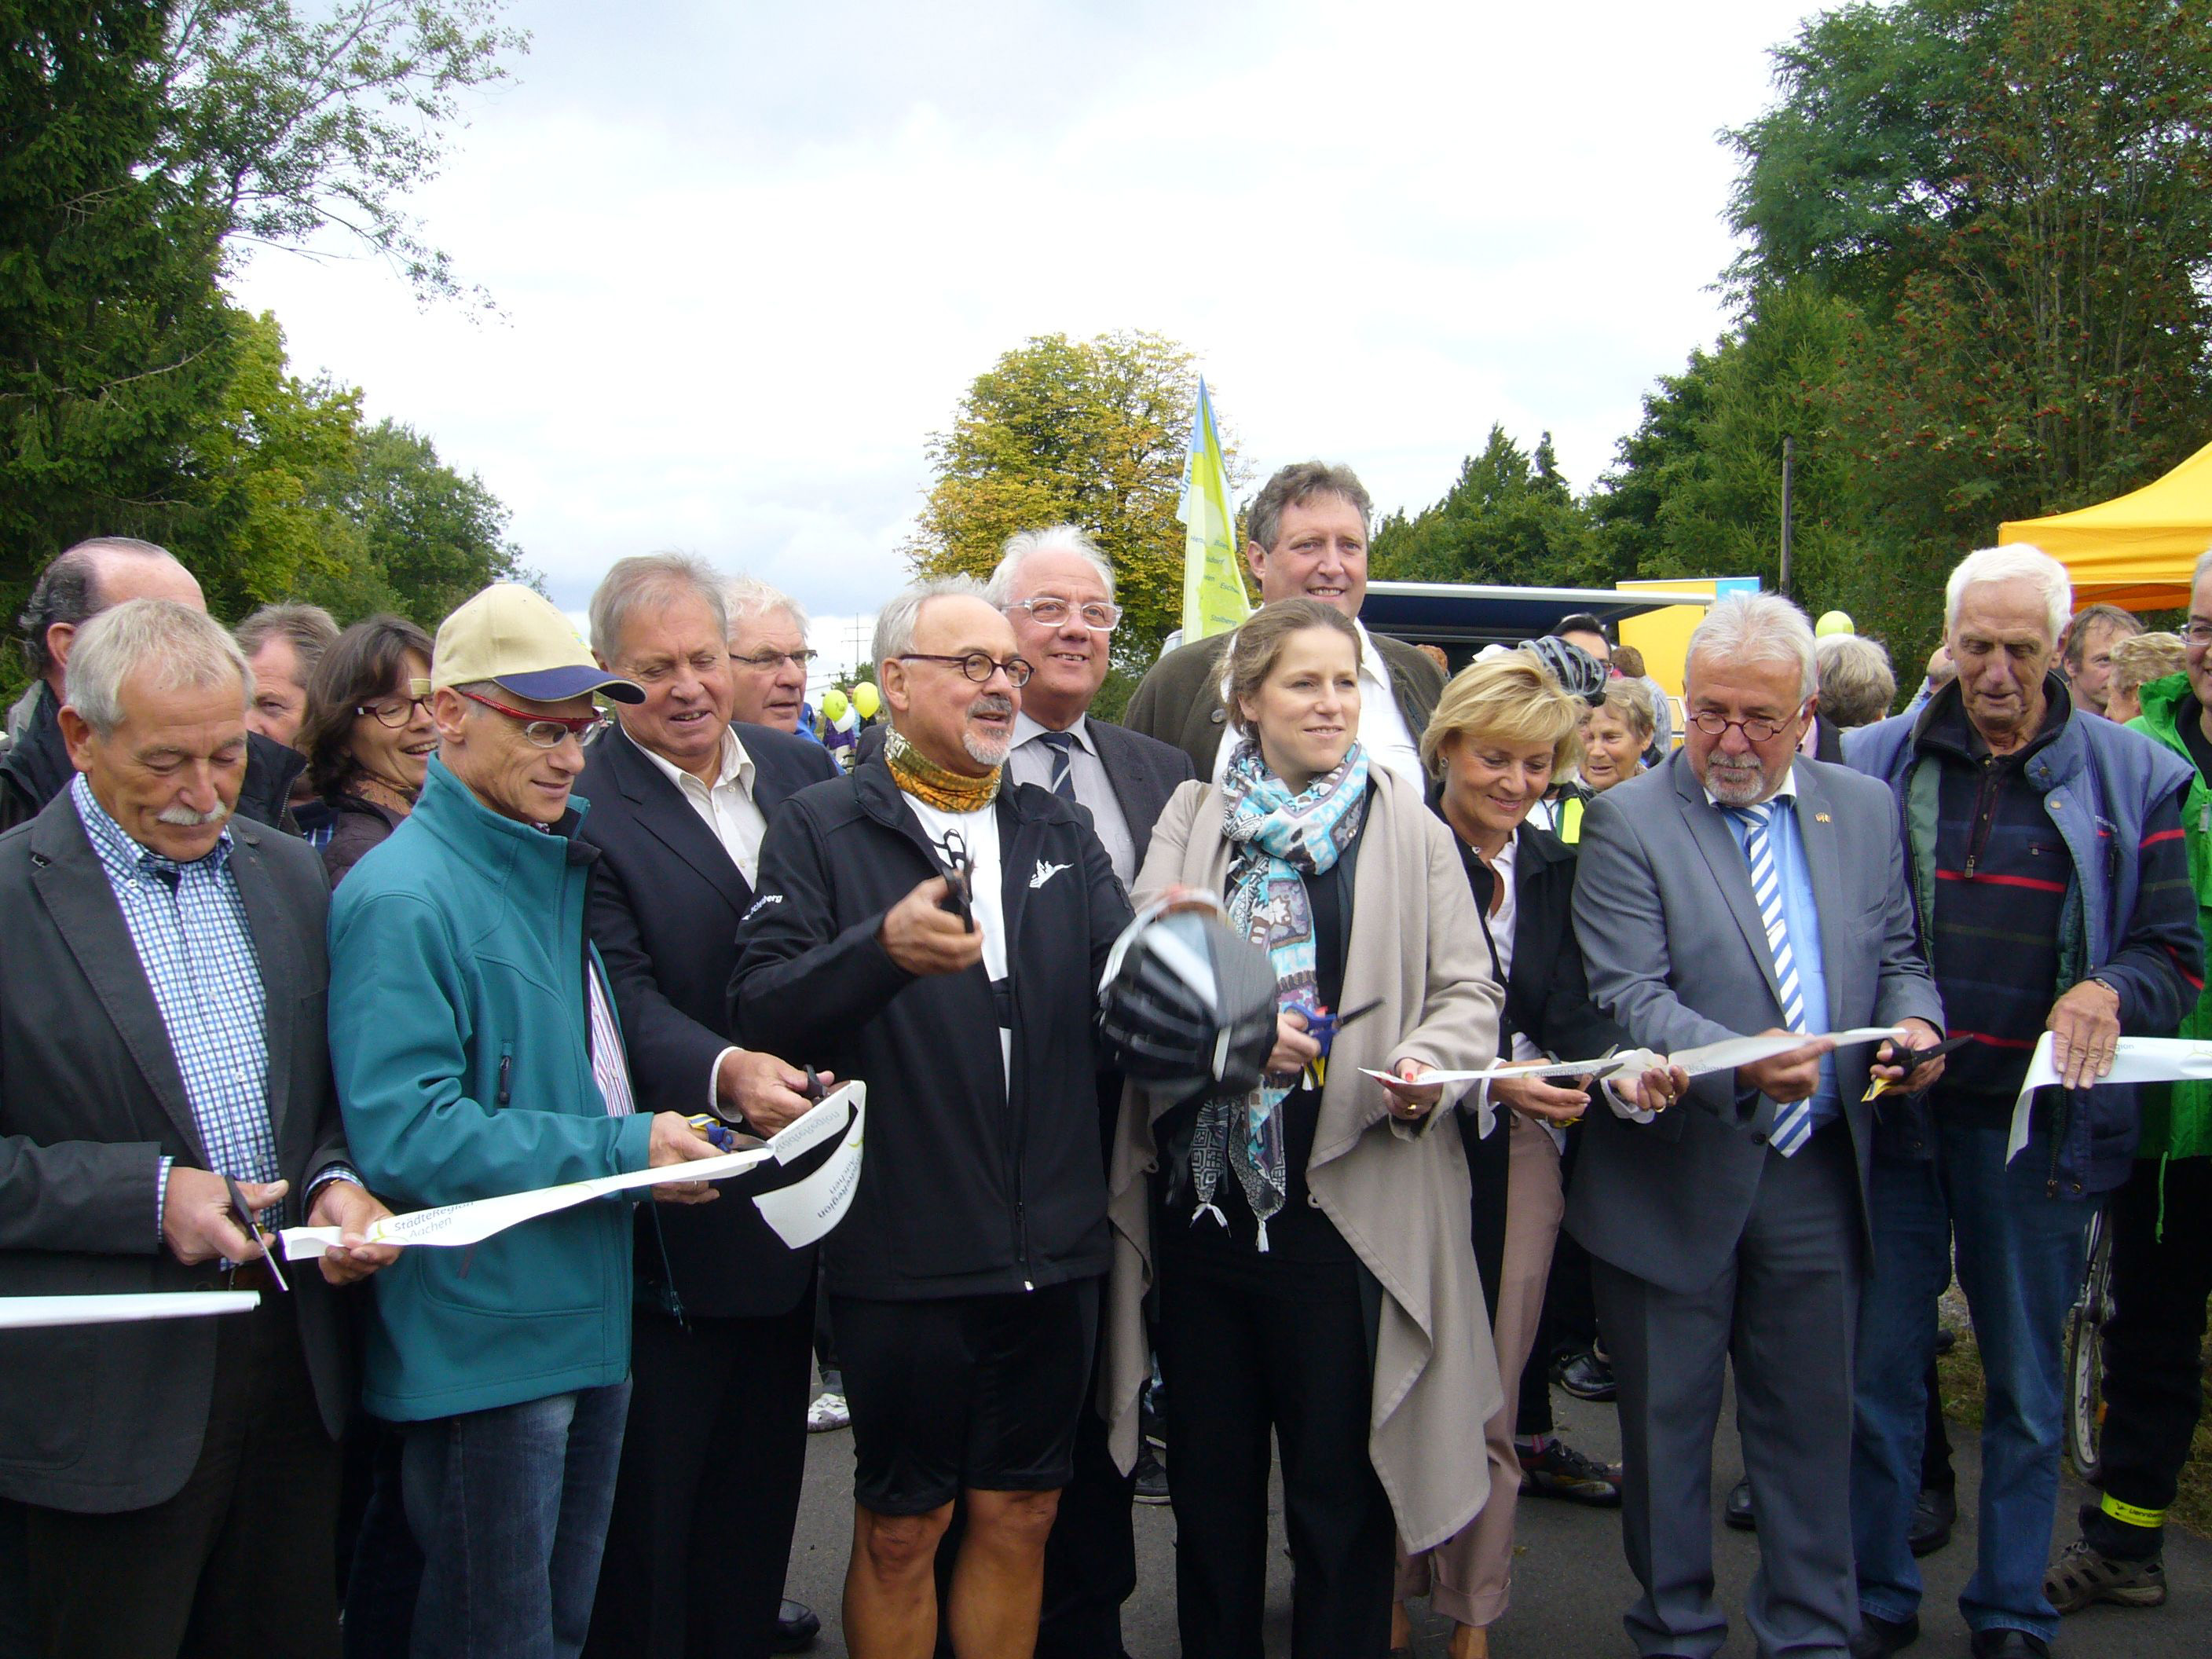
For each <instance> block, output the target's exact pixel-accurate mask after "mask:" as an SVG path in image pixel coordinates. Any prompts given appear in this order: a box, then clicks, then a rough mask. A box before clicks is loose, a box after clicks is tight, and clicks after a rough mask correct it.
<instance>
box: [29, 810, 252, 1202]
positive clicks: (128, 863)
mask: <svg viewBox="0 0 2212 1659" xmlns="http://www.w3.org/2000/svg"><path fill="white" fill-rule="evenodd" d="M70 799H72V800H73V801H74V802H75V803H76V811H77V816H78V817H80V818H82V820H83V822H84V829H85V834H86V835H87V836H89V837H90V838H91V841H92V848H93V851H94V853H95V854H98V855H99V858H100V868H101V869H102V870H104V871H105V872H106V874H107V884H108V885H109V886H110V887H111V888H112V889H113V890H114V891H115V901H116V902H117V903H118V905H120V906H121V907H122V910H123V921H124V925H125V927H128V928H129V929H130V930H131V944H132V945H134V946H136V947H137V951H138V962H139V965H140V966H141V967H142V968H143V969H145V973H146V984H147V987H148V988H149V989H150V990H151V991H152V992H153V994H154V1003H155V1006H156V1007H157V1008H159V1009H160V1010H161V1024H163V1025H164V1026H165V1027H166V1028H167V1031H168V1034H169V1047H170V1048H171V1050H172V1051H173V1053H174V1054H175V1055H176V1057H177V1069H178V1071H179V1072H180V1073H183V1075H184V1083H185V1099H186V1100H188V1101H189V1102H191V1109H192V1121H193V1122H194V1123H195V1124H197V1126H198V1128H199V1132H200V1144H201V1146H203V1147H204V1149H205V1150H206V1152H207V1158H208V1165H209V1167H210V1169H212V1170H216V1172H217V1173H219V1174H222V1175H228V1176H235V1177H237V1179H239V1180H240V1181H257V1182H258V1181H274V1180H276V1178H277V1173H278V1171H277V1164H276V1136H275V1133H273V1132H272V1130H271V1129H270V1124H269V1045H268V1037H267V1031H266V1028H265V1025H264V1006H265V1004H264V997H263V992H262V985H261V963H260V959H259V957H258V955H257V954H256V953H255V951H254V948H253V935H252V933H251V932H250V931H249V930H248V928H247V927H246V902H245V900H244V899H243V898H242V897H240V895H239V891H238V878H236V877H235V876H234V874H232V872H231V868H230V850H231V840H230V831H229V830H228V829H226V830H224V831H223V833H222V839H221V840H220V841H218V842H216V847H215V850H214V851H213V852H211V853H210V854H208V855H207V856H206V857H205V858H202V859H195V860H192V861H191V863H189V864H180V863H179V862H178V861H177V860H174V859H168V858H164V857H162V856H161V854H158V853H155V852H153V851H151V850H150V849H149V848H145V847H143V846H141V845H140V844H139V843H138V842H135V841H133V840H132V839H131V837H130V836H128V835H127V834H125V831H124V829H123V826H122V825H121V824H119V823H116V821H115V820H114V819H113V818H112V817H109V816H108V814H107V811H106V809H105V808H104V807H102V806H101V805H100V803H99V801H97V800H96V799H94V797H93V793H92V790H91V787H89V786H88V784H87V783H86V782H85V780H84V775H83V774H82V773H79V774H78V775H77V777H76V781H74V782H72V783H71V784H70ZM172 1161H173V1160H171V1159H169V1158H163V1159H162V1160H161V1174H160V1176H159V1178H158V1182H157V1184H156V1187H155V1211H154V1224H155V1237H157V1238H158V1237H160V1231H161V1202H162V1200H163V1198H164V1197H165V1196H166V1195H167V1189H168V1179H169V1165H170V1164H171V1162H172ZM259 1219H260V1220H261V1221H262V1223H263V1225H275V1222H276V1211H275V1210H274V1209H273V1208H272V1209H271V1210H269V1211H265V1212H263V1214H262V1216H261V1217H260V1218H259Z"/></svg>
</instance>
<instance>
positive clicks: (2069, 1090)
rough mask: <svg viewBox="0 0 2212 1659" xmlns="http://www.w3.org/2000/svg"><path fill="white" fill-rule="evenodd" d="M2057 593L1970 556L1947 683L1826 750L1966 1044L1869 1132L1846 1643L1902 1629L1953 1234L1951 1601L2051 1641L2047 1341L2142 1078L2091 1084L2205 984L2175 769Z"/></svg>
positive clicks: (2040, 579)
mask: <svg viewBox="0 0 2212 1659" xmlns="http://www.w3.org/2000/svg"><path fill="white" fill-rule="evenodd" d="M2072 599H2073V593H2072V588H2071V586H2070V584H2069V581H2068V580H2067V575H2066V570H2065V568H2064V567H2063V565H2061V564H2060V563H2059V562H2057V560H2055V559H2053V558H2051V557H2050V556H2048V555H2047V554H2045V553H2043V552H2041V551H2039V550H2037V549H2035V548H2033V547H2028V546H2025V545H2021V544H2015V545H2013V546H2010V547H1992V548H1985V549H1984V550H1981V551H1980V552H1978V553H1971V554H1969V555H1967V556H1966V558H1965V559H1964V560H1963V561H1961V562H1960V564H1959V566H1958V568H1956V569H1954V571H1952V573H1951V579H1950V582H1949V584H1948V587H1947V588H1946V590H1945V593H1944V620H1943V635H1944V643H1945V645H1946V646H1947V647H1949V650H1950V653H1951V659H1952V661H1953V662H1954V663H1955V664H1956V665H1957V667H1958V678H1957V680H1956V682H1955V683H1954V684H1953V685H1949V686H1946V687H1944V688H1943V689H1942V690H1939V691H1937V692H1936V694H1935V696H1933V697H1931V698H1929V702H1928V704H1927V706H1926V707H1925V708H1923V709H1921V710H1920V711H1919V712H1918V713H1917V714H1899V715H1898V716H1896V717H1895V718H1894V719H1892V720H1884V721H1882V722H1881V723H1880V724H1879V725H1875V726H1866V727H1864V728H1863V729H1862V730H1860V731H1857V732H1851V733H1849V734H1848V735H1846V737H1845V738H1844V757H1845V758H1846V759H1847V760H1848V761H1849V762H1850V764H1851V765H1853V766H1855V767H1857V768H1858V769H1860V770H1861V771H1863V772H1865V773H1868V774H1869V775H1871V776H1874V777H1876V778H1879V779H1881V781H1883V782H1885V783H1887V785H1888V786H1889V787H1890V788H1891V790H1892V791H1893V793H1894V795H1895V798H1896V802H1897V806H1898V809H1899V814H1900V818H1901V823H1902V825H1903V836H1902V846H1903V850H1904V854H1905V872H1906V875H1907V878H1908V879H1909V881H1910V883H1911V892H1912V897H1913V899H1914V901H1915V905H1914V912H1913V914H1914V915H1915V918H1916V920H1917V924H1918V933H1919V943H1920V945H1921V948H1922V951H1923V955H1924V956H1925V957H1926V959H1927V960H1928V962H1929V965H1930V966H1931V967H1932V968H1933V969H1934V970H1935V974H1936V985H1937V987H1938V988H1939V989H1940V990H1941V991H1942V997H1943V1007H1944V1011H1945V1012H1946V1013H1947V1014H1948V1016H1949V1017H1950V1027H1951V1034H1952V1035H1953V1036H1955V1037H1959V1038H1962V1039H1964V1041H1963V1042H1962V1043H1961V1045H1960V1048H1958V1050H1957V1051H1956V1052H1955V1053H1954V1054H1952V1056H1951V1059H1950V1063H1949V1066H1948V1069H1947V1071H1946V1072H1945V1073H1944V1076H1943V1080H1942V1086H1941V1087H1940V1088H1938V1089H1937V1090H1936V1091H1934V1093H1933V1094H1932V1095H1931V1096H1929V1097H1926V1098H1924V1099H1915V1100H1908V1101H1905V1102H1901V1103H1899V1104H1897V1105H1896V1106H1894V1107H1893V1108H1892V1109H1889V1110H1887V1111H1886V1112H1885V1113H1884V1114H1883V1115H1882V1118H1881V1134H1880V1136H1879V1137H1878V1139H1877V1140H1876V1144H1875V1158H1874V1167H1873V1174H1872V1177H1871V1180H1870V1183H1869V1194H1870V1196H1871V1201H1872V1203H1873V1206H1874V1215H1875V1232H1876V1235H1877V1237H1880V1239H1881V1253H1880V1254H1879V1255H1877V1256H1876V1257H1875V1263H1874V1267H1873V1270H1872V1272H1871V1273H1869V1277H1868V1279H1867V1285H1866V1293H1865V1298H1864V1302H1863V1306H1862V1308H1861V1310H1860V1315H1859V1332H1858V1362H1857V1363H1858V1383H1857V1434H1856V1436H1855V1438H1854V1443H1853V1446H1852V1457H1851V1524H1852V1531H1853V1534H1854V1536H1855V1541H1856V1543H1857V1563H1858V1601H1859V1609H1860V1612H1861V1614H1862V1616H1863V1620H1864V1626H1863V1631H1862V1632H1861V1635H1860V1637H1859V1638H1858V1639H1857V1642H1856V1644H1854V1652H1856V1653H1859V1654H1863V1655H1887V1654H1890V1653H1893V1652H1895V1651H1897V1650H1898V1649H1899V1648H1901V1647H1903V1646H1904V1645H1905V1644H1907V1643H1908V1642H1910V1641H1911V1640H1912V1639H1913V1638H1915V1637H1916V1636H1917V1634H1918V1633H1919V1627H1920V1619H1919V1606H1920V1595H1921V1581H1920V1572H1919V1569H1918V1568H1917V1566H1916V1565H1914V1563H1913V1560H1912V1557H1911V1553H1910V1552H1909V1551H1908V1549H1907V1548H1906V1534H1907V1531H1908V1526H1909V1522H1910V1517H1911V1511H1912V1506H1913V1503H1914V1501H1915V1499H1916V1498H1917V1496H1918V1493H1919V1485H1920V1450H1921V1437H1922V1433H1923V1424H1924V1407H1925V1398H1924V1395H1923V1377H1924V1376H1925V1375H1926V1371H1927V1366H1928V1362H1929V1359H1930V1358H1931V1357H1932V1356H1933V1353H1934V1345H1935V1340H1936V1297H1938V1296H1939V1295H1941V1294H1942V1290H1943V1288H1944V1286H1945V1285H1947V1284H1948V1282H1949V1280H1950V1277H1951V1273H1952V1268H1953V1260H1954V1255H1953V1253H1954V1245H1955V1250H1956V1264H1957V1273H1958V1278H1959V1283H1960V1286H1961V1287H1962V1288H1963V1289H1964V1290H1965V1291H1966V1302H1967V1306H1968V1308H1969V1309H1970V1310H1971V1311H1972V1316H1973V1320H1974V1333H1975V1335H1976V1336H1977V1338H1978V1339H1979V1341H1980V1344H1981V1350H1982V1364H1983V1367H1984V1370H1985V1371H1986V1372H1987V1374H1988V1376H1989V1382H1990V1387H1989V1391H1988V1401H1987V1404H1986V1405H1985V1407H1984V1413H1983V1419H1982V1491H1981V1528H1980V1534H1979V1538H1978V1544H1979V1548H1980V1559H1979V1562H1978V1565H1977V1567H1976V1570H1975V1572H1974V1576H1973V1577H1972V1579H1970V1580H1969V1581H1968V1582H1967V1584H1966V1589H1965V1590H1964V1591H1963V1592H1961V1594H1960V1598H1959V1607H1960V1612H1961V1613H1963V1614H1964V1615H1965V1617H1966V1624H1967V1626H1968V1627H1969V1629H1971V1630H1972V1632H1973V1638H1972V1639H1973V1650H1974V1653H1975V1656H1976V1659H2042V1656H2044V1655H2045V1654H2047V1653H2048V1652H2049V1651H2050V1643H2051V1638H2052V1637H2053V1636H2054V1635H2055V1634H2056V1633H2057V1628H2058V1618H2057V1613H2056V1612H2055V1611H2054V1609H2053V1608H2052V1607H2051V1602H2050V1601H2049V1600H2048V1599H2047V1598H2046V1597H2045V1595H2044V1588H2043V1570H2044V1564H2045V1559H2046V1558H2047V1556H2048V1554H2049V1551H2050V1545H2051V1520H2052V1514H2053V1510H2054V1508H2055V1506H2056V1504H2057V1497H2058V1457H2059V1450H2060V1443H2061V1431H2060V1430H2061V1413H2062V1402H2063V1395H2064V1390H2063V1362H2062V1358H2061V1353H2060V1346H2059V1345H2060V1331H2061V1328H2062V1326H2063V1322H2064V1320H2065V1315H2066V1309H2067V1306H2068V1304H2069V1302H2071V1300H2072V1299H2073V1297H2074V1293H2075V1287H2076V1286H2077V1285H2079V1284H2080V1282H2081V1248H2082V1242H2081V1236H2082V1229H2083V1227H2084V1225H2086V1223H2087V1219H2088V1212H2089V1211H2090V1210H2091V1208H2092V1207H2093V1206H2095V1205H2097V1204H2100V1203H2101V1202H2102V1201H2103V1200H2104V1195H2105V1194H2106V1193H2108V1192H2110V1191H2112V1189H2113V1188H2117V1187H2118V1186H2119V1185H2121V1184H2122V1182H2124V1181H2125V1180H2126V1178H2127V1175H2128V1164H2129V1155H2130V1152H2132V1151H2133V1150H2134V1146H2135V1141H2136V1098H2135V1091H2133V1090H2132V1089H2130V1088H2125V1087H2114V1086H2106V1087H2102V1088H2095V1087H2090V1086H2087V1085H2092V1084H2093V1083H2094V1082H2095V1081H2096V1079H2098V1078H2100V1077H2101V1076H2102V1075H2103V1074H2104V1073H2106V1071H2108V1070H2109V1069H2110V1068H2111V1066H2112V1054H2113V1048H2114V1045H2115V1044H2116V1043H2117V1042H2118V1039H2119V1037H2120V1036H2121V1035H2122V1033H2124V1032H2133V1033H2148V1032H2166V1031H2171V1030H2172V1029H2173V1028H2174V1026H2175V1025H2176V1024H2178V1023H2179V1020H2180V1018H2181V1016H2182V1014H2183V1013H2184V1012H2185V1011H2186V1010H2187V1009H2188V1008H2189V1007H2190V1006H2191V1005H2192V1004H2193V1003H2194V1002H2195V1000H2196V998H2197V990H2198V989H2199V988H2200V987H2201V986H2202V984H2203V973H2204V967H2203V954H2204V950H2203V938H2202V936H2201V935H2200V934H2199V933H2198V931H2197V901H2196V897H2195V896H2194V895H2193V894H2192V893H2191V890H2190V885H2189V869H2188V860H2187V855H2186V853H2185V848H2184V846H2183V840H2182V829H2181V799H2182V796H2183V793H2185V790H2186V789H2187V787H2188V784H2189V780H2190V768H2189V764H2188V763H2187V762H2186V761H2185V760H2183V759H2182V758H2181V757H2179V756H2178V755H2175V754H2173V753H2172V751H2171V750H2167V749H2165V748H2164V747H2162V746H2160V745H2159V744H2153V743H2149V742H2146V741H2144V739H2143V738H2142V736H2141V734H2140V733H2136V732H2124V731H2123V730H2121V729H2120V728H2119V727H2118V726H2114V725H2112V724H2111V723H2110V722H2109V721H2106V720H2102V719H2100V718H2097V717H2095V716H2093V715H2092V714H2089V713H2088V711H2087V710H2086V709H2081V708H2076V707H2075V704H2074V702H2073V701H2072V699H2071V697H2070V696H2069V693H2068V690H2067V686H2066V682H2065V681H2064V679H2063V678H2061V677H2060V676H2059V675H2058V674H2057V673H2055V672H2053V671H2052V668H2053V662H2052V659H2053V657H2054V656H2055V654H2056V653H2057V645H2058V638H2059V635H2060V632H2061V630H2062V629H2063V628H2064V626H2065V623H2066V617H2067V613H2068V611H2069V609H2070V608H2071V605H2072ZM2045 1030H2048V1031H2050V1032H2051V1036H2052V1041H2053V1048H2054V1058H2055V1060H2057V1066H2058V1072H2059V1078H2060V1082H2061V1084H2062V1085H2063V1087H2061V1088H2056V1089H2051V1090H2047V1091H2043V1092H2042V1094H2041V1095H2040V1096H2039V1097H2038V1099H2037V1101H2036V1103H2035V1109H2034V1115H2033V1120H2032V1125H2031V1133H2030V1135H2029V1139H2028V1143H2027V1148H2026V1150H2024V1151H2023V1152H2021V1153H2020V1154H2019V1155H2018V1156H2017V1157H2011V1158H2008V1156H2007V1152H2006V1147H2007V1142H2008V1133H2009V1127H2010V1124H2011V1121H2012V1117H2013V1111H2014V1102H2015V1098H2016V1097H2017V1096H2018V1095H2019V1092H2020V1089H2021V1084H2022V1082H2023V1081H2024V1080H2025V1079H2026V1076H2027V1063H2028V1056H2029V1054H2030V1051H2031V1050H2033V1048H2034V1047H2035V1044H2036V1042H2037V1040H2038V1039H2039V1038H2040V1037H2041V1036H2043V1034H2044V1032H2045ZM1760 1502H1761V1504H1762V1505H1763V1504H1764V1502H1765V1499H1764V1496H1763V1495H1762V1496H1761V1498H1760ZM1760 1521H1761V1523H1762V1524H1764V1522H1765V1514H1764V1513H1763V1512H1762V1514H1761V1516H1760Z"/></svg>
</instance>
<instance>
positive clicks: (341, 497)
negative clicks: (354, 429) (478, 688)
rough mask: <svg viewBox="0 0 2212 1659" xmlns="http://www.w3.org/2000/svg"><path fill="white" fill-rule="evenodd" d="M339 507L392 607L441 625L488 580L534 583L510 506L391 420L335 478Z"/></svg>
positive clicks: (366, 437)
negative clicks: (511, 529)
mask: <svg viewBox="0 0 2212 1659" xmlns="http://www.w3.org/2000/svg"><path fill="white" fill-rule="evenodd" d="M331 484H332V498H333V504H334V505H335V506H336V507H337V508H338V510H339V511H341V512H342V513H343V514H344V516H345V518H346V519H347V520H349V522H350V523H352V524H354V525H355V526H358V527H359V530H360V532H361V536H362V542H363V544H364V547H365V550H366V552H367V556H368V565H369V567H370V568H371V569H372V570H373V572H374V577H375V580H377V581H378V582H380V583H381V584H382V586H383V587H384V588H385V589H386V592H388V593H389V595H390V598H389V599H385V600H383V601H382V603H383V604H385V605H388V606H389V608H391V609H393V610H397V611H400V612H401V613H403V614H404V615H405V616H409V617H413V618H414V619H415V620H416V622H418V623H422V626H423V627H425V628H428V629H435V628H436V627H437V625H438V623H441V621H443V620H444V619H445V617H446V615H447V612H448V611H452V610H453V607H454V606H456V605H459V604H460V602H461V601H462V600H463V599H466V598H468V597H469V595H470V594H471V593H473V592H476V591H477V589H478V588H480V587H483V586H485V585H486V584H487V583H489V582H495V581H520V582H527V583H531V584H532V585H535V583H536V581H537V578H536V577H535V576H534V575H533V574H532V573H531V572H529V571H527V570H526V569H525V568H523V566H522V562H521V556H520V552H519V550H517V549H516V547H515V546H514V544H513V543H512V542H511V541H509V540H508V539H507V508H506V507H503V506H502V505H501V503H500V501H499V498H498V497H497V496H495V495H493V494H492V493H491V491H490V490H489V489H486V488H485V487H484V483H483V480H482V479H481V478H479V477H477V476H476V474H474V473H472V472H471V473H467V474H463V473H460V472H457V471H454V470H453V468H452V467H450V466H448V465H446V464H445V463H444V462H443V461H441V460H440V459H439V458H438V451H437V447H436V446H435V445H434V444H433V443H432V442H431V441H430V440H429V439H428V438H426V437H423V436H422V435H421V434H419V433H417V432H416V431H414V430H412V429H411V428H408V427H404V426H402V425H400V424H399V423H398V422H395V421H391V420H385V421H380V422H377V424H376V425H374V426H373V427H371V428H368V429H367V430H366V431H364V432H362V433H361V434H360V435H359V436H358V438H357V439H356V443H355V446H354V451H353V455H352V458H351V462H350V465H349V469H348V470H347V471H346V472H345V473H343V475H342V476H341V477H338V478H336V479H334V480H332V481H331Z"/></svg>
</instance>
